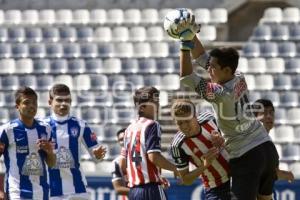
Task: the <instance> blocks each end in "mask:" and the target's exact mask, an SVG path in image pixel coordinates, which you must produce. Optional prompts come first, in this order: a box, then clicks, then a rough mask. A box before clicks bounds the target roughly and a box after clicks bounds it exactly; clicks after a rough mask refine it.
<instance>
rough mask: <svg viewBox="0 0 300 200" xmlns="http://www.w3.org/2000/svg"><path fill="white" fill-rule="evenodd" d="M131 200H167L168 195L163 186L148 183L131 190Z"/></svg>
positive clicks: (129, 197) (129, 196)
mask: <svg viewBox="0 0 300 200" xmlns="http://www.w3.org/2000/svg"><path fill="white" fill-rule="evenodd" d="M128 199H129V200H154V199H155V200H167V199H168V198H167V195H166V193H165V191H164V189H163V188H162V186H161V185H159V184H157V183H147V184H144V185H139V186H135V187H132V188H130V191H129V195H128Z"/></svg>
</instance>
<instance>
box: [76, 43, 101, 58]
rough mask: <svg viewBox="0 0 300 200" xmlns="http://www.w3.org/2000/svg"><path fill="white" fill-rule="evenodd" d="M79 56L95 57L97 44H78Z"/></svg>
mask: <svg viewBox="0 0 300 200" xmlns="http://www.w3.org/2000/svg"><path fill="white" fill-rule="evenodd" d="M80 51H81V57H83V58H95V57H97V56H98V47H97V44H93V43H84V44H80Z"/></svg>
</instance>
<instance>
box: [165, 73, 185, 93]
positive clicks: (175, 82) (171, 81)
mask: <svg viewBox="0 0 300 200" xmlns="http://www.w3.org/2000/svg"><path fill="white" fill-rule="evenodd" d="M179 80H180V78H179V75H177V74H167V75H165V76H163V77H162V82H161V88H162V89H163V90H179V89H180V81H179Z"/></svg>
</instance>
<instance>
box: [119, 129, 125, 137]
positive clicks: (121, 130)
mask: <svg viewBox="0 0 300 200" xmlns="http://www.w3.org/2000/svg"><path fill="white" fill-rule="evenodd" d="M125 130H126V128H122V129H120V130H118V131H117V137H119V135H120V134H121V133H124V132H125Z"/></svg>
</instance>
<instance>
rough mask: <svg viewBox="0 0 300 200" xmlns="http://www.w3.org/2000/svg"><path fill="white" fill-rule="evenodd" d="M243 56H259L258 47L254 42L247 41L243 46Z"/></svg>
mask: <svg viewBox="0 0 300 200" xmlns="http://www.w3.org/2000/svg"><path fill="white" fill-rule="evenodd" d="M243 56H245V57H258V56H260V47H259V44H258V43H256V42H248V43H246V44H245V46H244V47H243Z"/></svg>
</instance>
